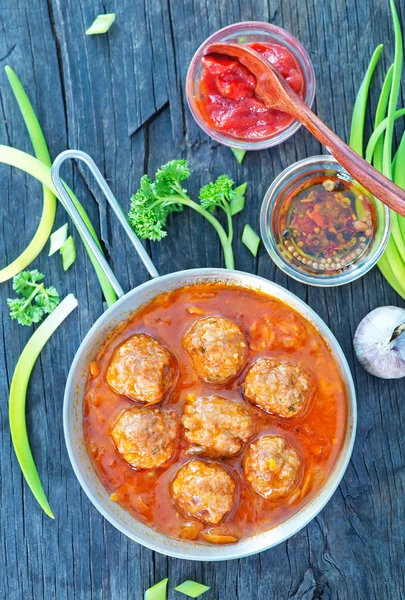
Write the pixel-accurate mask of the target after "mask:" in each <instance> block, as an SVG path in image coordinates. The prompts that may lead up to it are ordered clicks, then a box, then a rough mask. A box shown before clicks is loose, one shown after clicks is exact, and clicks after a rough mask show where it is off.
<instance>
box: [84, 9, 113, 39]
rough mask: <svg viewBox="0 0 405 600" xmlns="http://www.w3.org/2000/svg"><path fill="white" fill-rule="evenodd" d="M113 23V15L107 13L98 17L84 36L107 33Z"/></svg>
mask: <svg viewBox="0 0 405 600" xmlns="http://www.w3.org/2000/svg"><path fill="white" fill-rule="evenodd" d="M114 21H115V13H109V14H107V15H98V17H96V18H95V19H94V21H93V23H92V24H91V26H90V27H89V28H88V29H87V30H86V35H97V34H99V33H107V31H108V30H109V29H110V27H111V25H112V24H113V23H114Z"/></svg>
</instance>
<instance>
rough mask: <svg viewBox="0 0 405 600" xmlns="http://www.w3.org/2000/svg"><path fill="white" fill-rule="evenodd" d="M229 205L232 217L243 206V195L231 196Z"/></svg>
mask: <svg viewBox="0 0 405 600" xmlns="http://www.w3.org/2000/svg"><path fill="white" fill-rule="evenodd" d="M229 207H230V209H231V216H232V217H234V216H235V215H237V214H238V213H240V212H241V211H242V210H243V209H244V208H245V196H235V198H232V200H231V202H230V204H229Z"/></svg>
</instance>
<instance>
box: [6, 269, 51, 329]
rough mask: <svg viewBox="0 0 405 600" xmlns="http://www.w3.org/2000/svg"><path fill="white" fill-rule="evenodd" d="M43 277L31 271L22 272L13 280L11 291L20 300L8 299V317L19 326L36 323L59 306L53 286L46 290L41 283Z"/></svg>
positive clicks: (35, 270)
mask: <svg viewBox="0 0 405 600" xmlns="http://www.w3.org/2000/svg"><path fill="white" fill-rule="evenodd" d="M44 277H45V275H43V273H40V272H39V271H37V269H33V270H32V271H22V272H21V273H19V274H18V275H16V276H15V277H14V278H13V290H14V291H15V292H17V294H19V295H20V296H22V298H8V299H7V304H8V306H9V308H10V317H11V318H12V319H17V321H18V323H19V324H20V325H28V326H29V325H32V323H38V322H39V321H40V320H41V319H42V317H43V316H44V315H47V314H50V313H51V312H52V311H53V310H54V309H55V308H56V307H57V306H58V304H59V294H58V292H57V291H56V289H55V288H54V287H53V286H50V287H48V288H46V287H45V285H44V284H43V283H40V282H42V280H43V279H44Z"/></svg>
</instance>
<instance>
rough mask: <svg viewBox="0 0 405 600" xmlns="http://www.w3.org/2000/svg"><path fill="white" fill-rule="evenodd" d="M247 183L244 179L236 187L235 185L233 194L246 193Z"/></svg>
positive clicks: (242, 194)
mask: <svg viewBox="0 0 405 600" xmlns="http://www.w3.org/2000/svg"><path fill="white" fill-rule="evenodd" d="M247 186H248V184H247V181H245V183H241V184H240V185H238V187H236V188H235V189H234V190H233V191H234V194H235V195H236V196H244V195H245V193H246V188H247Z"/></svg>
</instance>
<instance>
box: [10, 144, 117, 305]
mask: <svg viewBox="0 0 405 600" xmlns="http://www.w3.org/2000/svg"><path fill="white" fill-rule="evenodd" d="M0 163H4V164H5V165H9V166H10V167H16V168H17V169H21V170H22V171H25V172H26V173H28V175H32V177H35V178H36V179H38V180H39V181H40V182H41V183H42V184H43V185H46V187H47V188H49V189H50V190H51V192H52V193H53V194H55V195H56V196H57V191H56V188H55V186H54V185H53V183H52V178H51V169H50V168H49V167H48V166H47V165H45V164H43V163H42V162H41V161H39V160H38V159H36V158H34V157H33V156H31V154H27V153H26V152H22V151H21V150H17V149H16V148H11V147H10V146H3V145H2V144H0ZM66 189H67V192H68V194H69V196H70V197H71V198H72V201H73V202H74V204H75V206H76V208H77V210H78V211H79V213H80V215H81V217H82V219H83V220H84V222H85V224H86V226H87V228H88V229H89V231H90V233H91V235H92V236H93V238H94V240H95V242H96V244H97V245H98V246H99V248H100V249H101V244H100V242H99V239H98V237H97V234H96V232H95V230H94V227H93V225H92V224H91V221H90V219H89V216H88V214H87V213H86V211H85V210H84V208H83V206H82V205H81V204H80V202H79V200H78V199H77V198H76V196H75V195H74V193H73V192H72V190H71V189H70V188H69V187H68V186H66ZM52 224H53V223H52ZM51 229H52V227H51ZM47 239H48V236H47V238H46V240H45V243H46V241H47ZM83 243H84V245H85V248H86V250H87V253H88V255H89V257H90V260H91V263H92V265H93V267H94V270H95V272H96V274H97V277H98V280H99V282H100V286H101V289H102V290H103V294H104V297H105V300H106V302H107V304H108V306H111V305H112V304H113V303H114V302H115V301H116V299H117V296H116V294H115V292H114V290H113V288H112V286H111V284H110V283H109V281H108V279H107V277H106V276H105V274H104V272H103V269H102V268H101V267H100V266H99V264H98V263H97V261H96V259H95V258H94V256H93V253H92V252H91V250H90V248H89V247H88V246H87V244H86V242H84V240H83Z"/></svg>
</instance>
